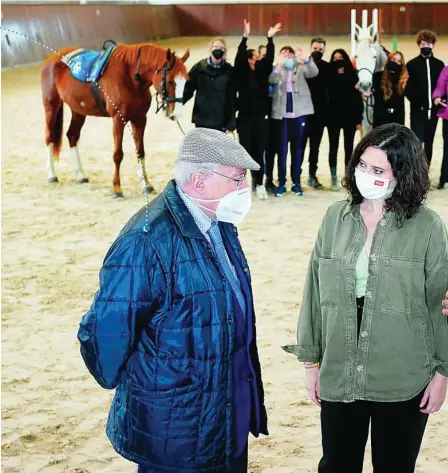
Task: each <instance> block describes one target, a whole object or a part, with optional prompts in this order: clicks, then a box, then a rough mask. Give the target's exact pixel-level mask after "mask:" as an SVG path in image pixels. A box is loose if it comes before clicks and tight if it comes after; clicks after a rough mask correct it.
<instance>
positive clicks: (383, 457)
mask: <svg viewBox="0 0 448 473" xmlns="http://www.w3.org/2000/svg"><path fill="white" fill-rule="evenodd" d="M423 393H424V391H422V392H421V393H420V394H419V395H418V396H416V397H414V398H413V399H410V400H409V401H404V402H370V401H355V402H351V403H342V402H328V401H323V400H322V408H321V427H322V447H323V453H324V454H323V457H322V459H321V461H320V463H319V468H318V472H319V473H361V472H362V467H363V461H364V450H365V446H366V443H367V438H368V435H369V424H371V441H372V463H373V471H374V472H375V473H413V472H414V470H415V463H416V461H417V457H418V454H419V451H420V446H421V442H422V439H423V434H424V432H425V428H426V423H427V420H428V414H422V413H421V412H420V408H419V405H420V401H421V399H422V397H423Z"/></svg>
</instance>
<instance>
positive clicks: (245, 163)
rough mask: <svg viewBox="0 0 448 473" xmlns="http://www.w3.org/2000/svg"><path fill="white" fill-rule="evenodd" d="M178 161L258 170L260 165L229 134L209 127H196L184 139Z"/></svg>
mask: <svg viewBox="0 0 448 473" xmlns="http://www.w3.org/2000/svg"><path fill="white" fill-rule="evenodd" d="M177 161H185V162H188V163H216V164H221V166H230V167H232V168H242V169H251V170H253V171H258V170H259V169H260V165H259V164H257V162H256V161H254V160H253V159H252V158H251V157H250V155H249V153H248V152H247V151H246V150H245V149H244V148H243V147H242V146H241V145H240V144H239V143H238V142H237V141H235V140H233V139H232V138H231V137H230V136H229V135H227V134H226V133H223V132H222V131H218V130H210V129H208V128H194V129H193V130H191V131H189V132H188V133H187V134H186V135H185V136H184V139H183V140H182V144H181V145H180V148H179V153H178V156H177Z"/></svg>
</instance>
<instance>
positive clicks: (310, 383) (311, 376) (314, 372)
mask: <svg viewBox="0 0 448 473" xmlns="http://www.w3.org/2000/svg"><path fill="white" fill-rule="evenodd" d="M305 383H306V389H307V390H308V396H309V398H310V399H311V400H312V401H313V402H314V404H316V406H319V407H320V392H319V368H305Z"/></svg>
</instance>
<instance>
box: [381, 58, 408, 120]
mask: <svg viewBox="0 0 448 473" xmlns="http://www.w3.org/2000/svg"><path fill="white" fill-rule="evenodd" d="M407 80H408V71H407V69H406V64H405V60H404V56H403V54H402V53H401V52H400V51H397V52H395V53H392V54H390V55H389V57H388V59H387V62H386V66H385V68H384V71H379V72H375V74H374V75H373V86H372V92H373V95H374V98H375V103H374V106H373V127H374V128H375V127H377V126H380V125H384V124H386V123H399V124H400V125H404V97H405V95H404V92H405V89H406V83H407Z"/></svg>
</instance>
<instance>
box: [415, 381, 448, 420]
mask: <svg viewBox="0 0 448 473" xmlns="http://www.w3.org/2000/svg"><path fill="white" fill-rule="evenodd" d="M447 386H448V378H447V377H446V376H443V375H441V374H440V373H436V375H435V376H434V378H433V379H432V381H431V382H430V383H429V384H428V387H427V388H426V391H425V394H424V396H423V399H422V402H421V403H420V412H423V413H424V414H432V413H434V412H437V411H438V410H439V409H440V408H441V407H442V406H443V403H444V402H445V398H446V390H447Z"/></svg>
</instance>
